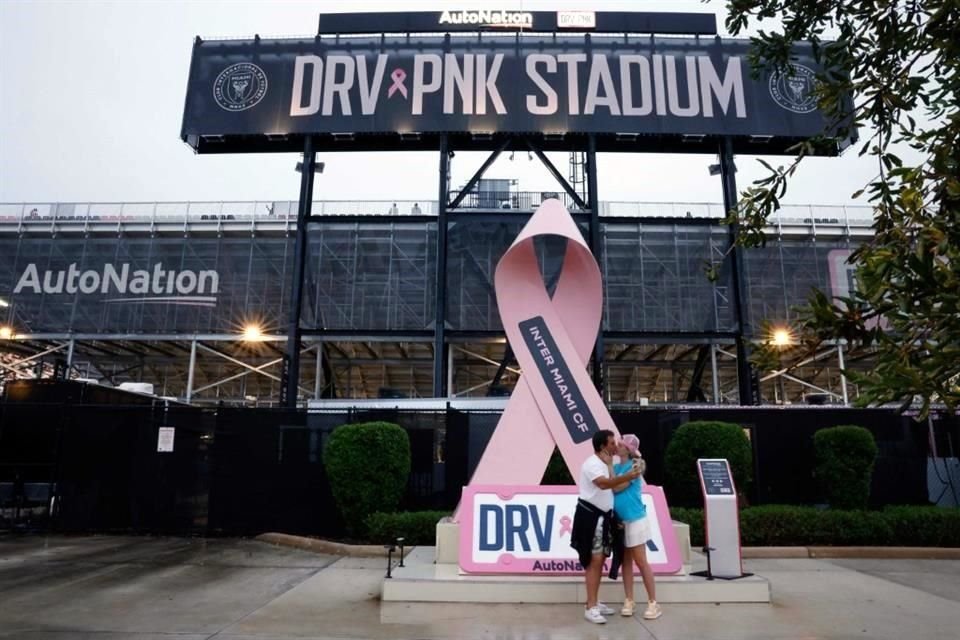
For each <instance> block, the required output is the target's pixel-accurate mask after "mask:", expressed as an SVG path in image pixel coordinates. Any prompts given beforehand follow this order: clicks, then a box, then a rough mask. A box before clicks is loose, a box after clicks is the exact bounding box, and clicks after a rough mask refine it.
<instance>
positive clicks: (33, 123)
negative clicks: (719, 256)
mask: <svg viewBox="0 0 960 640" xmlns="http://www.w3.org/2000/svg"><path fill="white" fill-rule="evenodd" d="M492 4H493V3H484V2H458V3H453V2H450V1H447V2H438V1H417V0H404V1H403V2H385V1H379V2H377V1H364V0H353V1H351V2H341V1H327V0H324V1H317V0H313V1H299V0H271V1H254V0H246V1H237V0H195V1H184V0H181V1H172V0H124V1H118V2H94V1H84V0H71V1H65V2H62V1H56V0H0V202H53V201H59V202H86V201H99V202H108V201H155V200H161V201H163V200H167V201H169V200H178V201H182V200H193V201H197V200H295V199H296V198H297V192H298V186H299V183H298V175H297V174H296V173H295V172H294V170H293V168H294V165H295V163H296V162H297V157H296V155H295V154H251V155H234V156H215V155H212V156H198V155H194V154H193V152H192V151H191V150H190V148H189V147H187V146H186V145H185V144H184V143H183V142H181V141H180V137H179V132H180V125H181V119H182V115H183V101H184V94H185V89H186V82H187V72H188V69H189V62H190V51H191V43H192V40H193V37H194V36H195V35H200V36H203V37H221V36H229V37H243V36H250V35H252V34H254V33H259V34H261V35H274V36H276V35H281V36H291V35H308V34H309V35H312V34H314V33H315V31H316V24H317V14H318V13H319V12H320V11H326V12H336V11H382V10H395V11H396V10H437V9H470V8H478V7H482V6H490V5H492ZM493 6H495V7H496V8H505V9H520V8H523V9H528V10H556V9H583V8H585V7H588V6H589V7H590V8H594V9H597V10H602V9H607V10H653V11H655V10H670V11H695V12H705V11H706V12H710V11H713V12H717V13H718V22H719V24H720V26H721V30H722V25H723V3H722V2H718V1H715V2H712V3H709V4H702V3H700V2H696V1H694V2H684V1H671V2H646V1H640V0H630V1H620V2H617V1H597V0H592V1H591V2H587V3H585V2H584V1H583V0H575V1H573V2H570V1H565V0H551V1H536V2H535V1H525V2H518V1H509V0H505V1H503V2H498V3H495V5H493ZM436 156H437V154H435V153H429V154H427V153H424V154H400V153H379V154H350V153H342V154H323V155H322V156H321V157H320V159H321V160H322V161H324V162H326V166H327V169H326V173H324V174H323V176H322V177H320V178H319V179H318V181H317V184H316V197H317V199H369V200H401V199H414V200H432V199H435V198H436V192H437V188H436V175H437V157H436ZM552 159H553V161H554V162H555V163H556V164H558V165H559V166H561V168H562V170H563V171H566V166H567V157H566V156H565V155H564V154H554V155H553V156H552ZM481 161H482V158H481V157H479V156H478V155H477V154H466V153H458V154H457V157H456V160H455V162H454V167H453V169H454V182H455V183H456V184H459V183H461V182H464V181H465V180H466V179H468V178H469V175H470V174H471V173H472V171H473V169H475V168H476V166H477V165H479V164H480V162H481ZM714 161H715V160H714V158H713V157H710V156H701V155H696V156H694V155H687V156H678V155H670V156H663V155H657V156H653V155H640V154H631V155H627V154H602V155H601V156H600V158H599V161H598V163H599V169H600V173H599V195H600V198H601V199H602V200H621V201H623V200H626V201H684V202H718V201H719V200H720V182H719V178H711V177H709V176H708V173H707V166H708V165H709V164H711V163H713V162H714ZM785 161H786V159H783V158H781V159H776V158H775V159H773V162H774V163H782V162H785ZM737 163H738V167H739V170H740V171H739V173H738V176H737V178H738V186H740V187H741V188H743V187H744V186H746V185H747V184H748V182H749V181H750V179H752V178H754V177H756V176H758V175H759V174H760V173H761V171H760V170H759V168H758V167H757V163H756V161H755V160H753V159H752V158H745V157H741V158H739V159H738V162H737ZM875 173H876V170H875V165H874V163H873V162H871V161H870V160H868V159H859V158H857V157H856V154H855V153H853V152H848V153H847V154H846V156H844V157H841V158H839V159H836V158H823V159H813V160H810V161H808V162H807V163H806V166H805V167H804V168H803V169H802V171H801V172H800V173H799V174H798V176H797V179H796V180H795V182H794V185H793V187H792V191H791V193H790V194H789V196H788V199H787V201H788V202H793V203H822V204H847V203H849V202H850V194H851V193H852V192H854V191H856V190H857V189H859V188H860V187H861V186H862V185H863V183H864V182H865V181H867V180H869V179H870V178H871V177H872V176H873V175H874V174H875ZM487 175H488V177H501V178H519V180H520V185H521V189H524V190H531V191H533V190H540V189H541V188H543V189H553V188H554V187H553V182H552V179H551V178H550V177H549V175H548V174H547V173H546V172H545V171H544V170H542V169H541V168H540V165H539V163H538V162H537V161H536V160H535V159H534V161H533V162H529V161H528V160H527V157H526V154H519V153H518V154H517V155H516V158H515V160H514V161H512V162H511V161H509V160H508V159H507V158H506V157H503V158H502V159H501V160H500V161H498V162H497V164H496V165H494V167H493V168H492V169H491V170H490V172H489V173H488V174H487Z"/></svg>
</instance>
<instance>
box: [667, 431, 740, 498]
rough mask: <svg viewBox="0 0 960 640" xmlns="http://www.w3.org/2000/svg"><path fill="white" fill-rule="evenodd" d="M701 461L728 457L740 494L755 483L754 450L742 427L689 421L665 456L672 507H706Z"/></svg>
mask: <svg viewBox="0 0 960 640" xmlns="http://www.w3.org/2000/svg"><path fill="white" fill-rule="evenodd" d="M698 458H726V459H727V460H728V461H729V462H730V470H731V471H732V472H733V479H734V482H736V485H737V491H738V492H740V493H743V492H745V491H746V490H747V488H748V487H749V486H750V483H751V482H752V481H753V449H752V447H751V446H750V440H748V439H747V435H746V434H745V433H744V432H743V428H742V427H741V426H740V425H738V424H732V423H729V422H711V421H702V422H688V423H687V424H685V425H683V426H681V427H680V428H679V429H677V431H676V433H674V434H673V437H672V438H670V444H668V445H667V451H666V454H665V456H664V467H665V471H666V478H665V479H666V492H667V496H668V497H669V498H670V502H671V503H672V504H677V505H683V506H698V505H700V504H703V497H702V495H701V492H700V480H699V478H698V476H697V459H698Z"/></svg>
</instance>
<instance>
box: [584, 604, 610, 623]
mask: <svg viewBox="0 0 960 640" xmlns="http://www.w3.org/2000/svg"><path fill="white" fill-rule="evenodd" d="M583 617H584V618H586V619H587V621H588V622H592V623H593V624H606V623H607V619H606V618H604V617H603V614H602V613H600V607H590V608H589V609H584V610H583Z"/></svg>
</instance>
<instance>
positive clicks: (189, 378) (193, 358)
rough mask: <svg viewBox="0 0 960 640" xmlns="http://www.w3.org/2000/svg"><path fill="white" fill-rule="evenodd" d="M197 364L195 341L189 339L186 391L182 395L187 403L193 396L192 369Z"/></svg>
mask: <svg viewBox="0 0 960 640" xmlns="http://www.w3.org/2000/svg"><path fill="white" fill-rule="evenodd" d="M196 366H197V341H196V340H191V341H190V365H189V366H188V367H187V393H186V394H184V397H185V398H186V400H187V404H190V400H191V398H193V371H194V369H195V368H196Z"/></svg>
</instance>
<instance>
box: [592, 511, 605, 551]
mask: <svg viewBox="0 0 960 640" xmlns="http://www.w3.org/2000/svg"><path fill="white" fill-rule="evenodd" d="M591 551H592V552H593V555H602V554H603V518H600V520H598V521H597V530H596V531H594V532H593V547H592V548H591Z"/></svg>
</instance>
